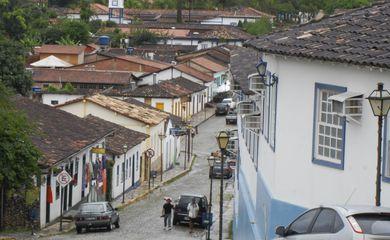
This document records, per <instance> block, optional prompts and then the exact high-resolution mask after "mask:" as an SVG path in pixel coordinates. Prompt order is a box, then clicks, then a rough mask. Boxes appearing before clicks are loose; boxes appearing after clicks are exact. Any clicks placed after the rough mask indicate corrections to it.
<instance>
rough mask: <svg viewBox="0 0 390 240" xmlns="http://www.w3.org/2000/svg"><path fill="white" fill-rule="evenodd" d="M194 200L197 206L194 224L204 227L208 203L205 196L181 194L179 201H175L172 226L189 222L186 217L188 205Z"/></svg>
mask: <svg viewBox="0 0 390 240" xmlns="http://www.w3.org/2000/svg"><path fill="white" fill-rule="evenodd" d="M193 198H195V201H196V203H197V204H198V205H199V212H198V217H197V218H196V221H195V223H196V224H198V225H199V226H201V227H205V224H204V223H203V221H204V220H205V219H204V218H205V217H206V216H205V215H206V213H207V207H208V201H207V197H206V196H205V195H199V194H182V195H180V197H179V199H177V200H176V201H175V208H174V214H173V225H176V224H178V223H179V224H180V223H182V222H189V220H190V218H189V217H188V210H187V207H188V204H189V203H190V202H191V201H192V199H193Z"/></svg>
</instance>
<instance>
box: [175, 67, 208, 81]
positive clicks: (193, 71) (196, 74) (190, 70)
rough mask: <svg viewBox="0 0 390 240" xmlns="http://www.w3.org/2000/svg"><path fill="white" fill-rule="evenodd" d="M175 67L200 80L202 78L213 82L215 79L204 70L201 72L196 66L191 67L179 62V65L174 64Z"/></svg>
mask: <svg viewBox="0 0 390 240" xmlns="http://www.w3.org/2000/svg"><path fill="white" fill-rule="evenodd" d="M174 68H175V69H177V70H179V71H181V72H183V73H186V74H188V75H190V76H193V77H195V78H197V79H199V80H201V81H202V82H212V81H214V78H213V77H212V76H210V75H208V74H206V73H203V72H200V71H198V70H196V69H194V68H191V67H188V66H186V65H184V64H179V65H176V66H174Z"/></svg>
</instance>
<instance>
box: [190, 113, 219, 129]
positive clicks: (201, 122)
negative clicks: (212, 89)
mask: <svg viewBox="0 0 390 240" xmlns="http://www.w3.org/2000/svg"><path fill="white" fill-rule="evenodd" d="M214 116H215V112H214V113H213V114H211V115H210V116H208V117H207V118H206V119H203V120H202V121H200V122H198V123H197V124H195V125H194V126H195V127H198V126H199V125H201V124H203V123H204V122H206V121H207V120H209V119H210V118H212V117H214Z"/></svg>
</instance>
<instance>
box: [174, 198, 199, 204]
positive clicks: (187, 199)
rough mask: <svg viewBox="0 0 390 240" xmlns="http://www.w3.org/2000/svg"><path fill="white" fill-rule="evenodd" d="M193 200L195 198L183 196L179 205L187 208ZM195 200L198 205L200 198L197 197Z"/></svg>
mask: <svg viewBox="0 0 390 240" xmlns="http://www.w3.org/2000/svg"><path fill="white" fill-rule="evenodd" d="M193 198H194V197H193V196H181V197H180V201H179V205H184V206H187V205H188V204H189V203H190V202H191V201H192V199H193ZM195 200H196V203H199V198H198V197H195Z"/></svg>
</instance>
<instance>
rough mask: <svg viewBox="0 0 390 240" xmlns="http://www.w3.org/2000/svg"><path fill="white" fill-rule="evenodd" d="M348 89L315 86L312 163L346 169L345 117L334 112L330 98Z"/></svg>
mask: <svg viewBox="0 0 390 240" xmlns="http://www.w3.org/2000/svg"><path fill="white" fill-rule="evenodd" d="M345 91H347V88H345V87H340V86H335V85H328V84H322V83H316V84H315V90H314V114H313V115H314V116H313V147H312V161H313V163H315V164H319V165H323V166H327V167H332V168H337V169H341V170H343V169H344V155H345V124H346V120H345V117H339V116H337V115H336V114H334V113H333V112H332V103H331V101H330V100H329V97H330V96H332V95H335V94H338V93H342V92H345Z"/></svg>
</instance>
